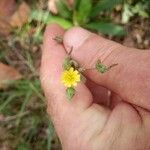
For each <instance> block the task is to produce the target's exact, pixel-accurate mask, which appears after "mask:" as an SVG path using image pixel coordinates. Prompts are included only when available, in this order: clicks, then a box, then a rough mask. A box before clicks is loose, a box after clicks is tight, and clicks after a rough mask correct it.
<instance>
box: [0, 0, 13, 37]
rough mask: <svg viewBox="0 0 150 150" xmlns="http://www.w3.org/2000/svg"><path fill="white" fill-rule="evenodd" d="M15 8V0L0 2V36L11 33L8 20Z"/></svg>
mask: <svg viewBox="0 0 150 150" xmlns="http://www.w3.org/2000/svg"><path fill="white" fill-rule="evenodd" d="M15 7H16V2H15V0H0V35H8V34H9V32H10V31H11V26H10V23H9V20H10V18H11V16H12V14H13V13H14V11H15Z"/></svg>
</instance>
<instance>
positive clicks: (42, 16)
mask: <svg viewBox="0 0 150 150" xmlns="http://www.w3.org/2000/svg"><path fill="white" fill-rule="evenodd" d="M29 20H30V22H31V21H32V20H36V21H39V22H42V23H44V24H50V23H57V24H59V25H60V26H62V27H63V28H64V29H69V28H71V27H72V26H73V24H72V23H71V22H70V21H68V20H66V19H63V18H61V17H57V16H52V15H51V14H50V13H48V12H47V11H37V10H35V11H32V13H31V15H30V19H29Z"/></svg>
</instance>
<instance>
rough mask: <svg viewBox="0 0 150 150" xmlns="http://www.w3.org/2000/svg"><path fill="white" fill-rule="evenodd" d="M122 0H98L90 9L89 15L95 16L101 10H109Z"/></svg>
mask: <svg viewBox="0 0 150 150" xmlns="http://www.w3.org/2000/svg"><path fill="white" fill-rule="evenodd" d="M122 2H123V0H100V1H99V2H98V3H97V5H96V6H95V7H94V8H93V9H92V12H91V16H93V17H94V16H96V15H98V13H100V12H101V11H105V10H111V9H112V8H114V7H115V6H116V5H118V4H121V3H122Z"/></svg>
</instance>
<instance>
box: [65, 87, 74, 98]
mask: <svg viewBox="0 0 150 150" xmlns="http://www.w3.org/2000/svg"><path fill="white" fill-rule="evenodd" d="M74 94H75V89H74V88H73V87H69V88H67V89H66V96H67V98H68V99H69V100H71V99H72V97H73V96H74Z"/></svg>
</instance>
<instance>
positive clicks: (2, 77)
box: [0, 62, 22, 89]
mask: <svg viewBox="0 0 150 150" xmlns="http://www.w3.org/2000/svg"><path fill="white" fill-rule="evenodd" d="M21 77H22V76H21V74H20V73H19V72H18V71H17V70H15V69H14V68H12V67H10V66H8V65H5V64H3V63H1V62H0V89H5V88H6V87H7V86H8V85H7V83H8V81H14V80H18V79H21Z"/></svg>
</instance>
